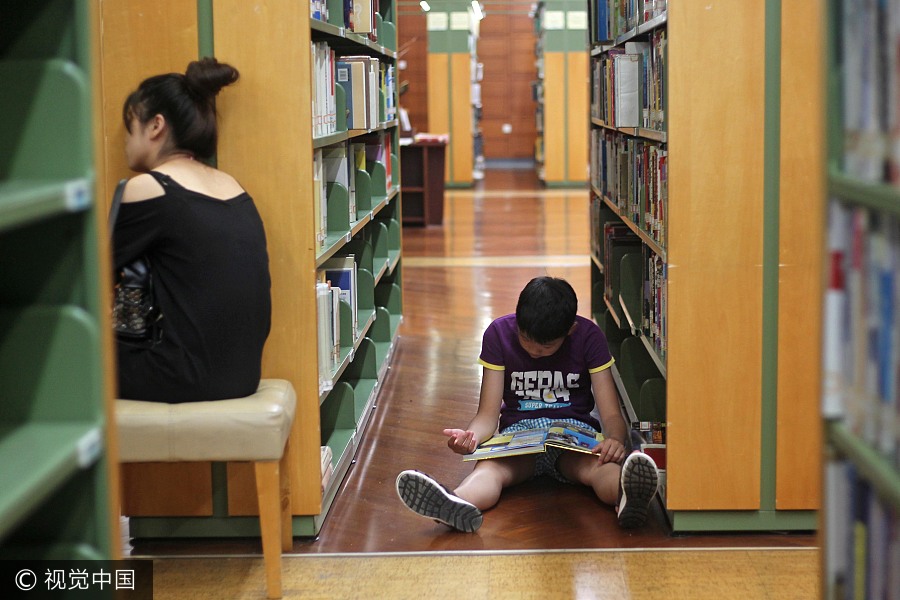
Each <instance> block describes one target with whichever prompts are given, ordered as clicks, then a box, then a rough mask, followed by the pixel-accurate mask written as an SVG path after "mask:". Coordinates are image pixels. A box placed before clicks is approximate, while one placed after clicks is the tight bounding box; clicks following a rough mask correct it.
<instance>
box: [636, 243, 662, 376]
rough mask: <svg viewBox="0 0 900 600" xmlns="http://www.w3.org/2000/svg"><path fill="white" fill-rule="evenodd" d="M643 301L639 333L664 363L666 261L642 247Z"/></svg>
mask: <svg viewBox="0 0 900 600" xmlns="http://www.w3.org/2000/svg"><path fill="white" fill-rule="evenodd" d="M644 261H645V263H644V264H645V266H644V280H643V281H644V299H643V308H642V311H641V331H642V333H643V335H644V337H645V338H646V339H647V340H648V341H649V342H650V347H651V348H652V349H653V351H654V352H656V356H658V357H659V359H660V360H661V361H662V362H663V363H665V362H666V350H667V346H666V340H667V339H668V336H667V331H666V323H667V319H666V315H667V312H668V307H667V304H668V300H667V293H666V289H667V286H666V281H667V277H668V272H667V266H666V261H665V260H664V259H663V258H662V257H661V256H659V255H658V254H657V253H655V252H653V251H652V250H650V248H648V247H647V246H644Z"/></svg>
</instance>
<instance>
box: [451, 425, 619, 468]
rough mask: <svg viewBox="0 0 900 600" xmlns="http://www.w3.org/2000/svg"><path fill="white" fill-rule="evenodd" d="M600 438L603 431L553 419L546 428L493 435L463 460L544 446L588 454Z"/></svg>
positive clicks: (514, 453) (529, 451) (535, 450)
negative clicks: (596, 431) (597, 431)
mask: <svg viewBox="0 0 900 600" xmlns="http://www.w3.org/2000/svg"><path fill="white" fill-rule="evenodd" d="M603 439H604V437H603V434H602V433H595V432H593V431H591V430H590V429H587V428H584V427H579V426H578V425H573V424H572V423H566V422H565V421H554V422H553V423H550V426H549V427H540V428H537V429H525V430H524V431H516V432H514V433H507V434H498V435H495V436H494V437H492V438H491V439H489V440H487V441H486V442H484V443H483V444H481V445H480V446H478V448H476V449H475V452H473V453H472V454H467V455H466V456H464V457H463V460H464V461H465V460H481V459H484V458H500V457H503V456H517V455H520V454H535V453H538V452H545V451H546V450H547V446H555V447H557V448H563V449H564V450H574V451H576V452H587V453H590V452H591V449H592V448H594V447H595V446H596V445H597V444H599V443H600V442H602V441H603Z"/></svg>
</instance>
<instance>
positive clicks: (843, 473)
mask: <svg viewBox="0 0 900 600" xmlns="http://www.w3.org/2000/svg"><path fill="white" fill-rule="evenodd" d="M825 505H826V506H825V514H826V521H825V528H824V532H825V544H824V547H823V550H822V552H823V554H824V563H825V571H826V573H827V579H826V580H825V581H824V582H823V585H824V588H825V589H824V590H823V592H824V593H823V594H822V597H823V598H830V599H833V600H853V599H855V598H877V599H878V600H900V568H898V566H900V509H898V508H897V507H896V506H893V505H891V503H890V502H888V501H886V500H885V499H883V498H882V497H880V496H879V495H878V494H877V493H876V491H875V490H874V489H873V488H872V487H871V485H870V484H869V483H868V481H866V480H865V479H864V478H862V477H860V476H859V473H858V472H857V469H856V466H855V465H854V464H853V463H852V462H850V461H842V460H831V461H828V462H827V463H826V465H825Z"/></svg>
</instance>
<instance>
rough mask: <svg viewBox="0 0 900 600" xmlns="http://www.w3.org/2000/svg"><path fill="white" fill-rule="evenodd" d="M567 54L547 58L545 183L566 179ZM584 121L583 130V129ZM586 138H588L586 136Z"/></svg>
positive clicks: (545, 61)
mask: <svg viewBox="0 0 900 600" xmlns="http://www.w3.org/2000/svg"><path fill="white" fill-rule="evenodd" d="M565 78H566V54H565V53H564V52H547V53H545V54H544V181H548V182H551V181H564V180H565V179H566V161H565V156H566V128H565V127H561V126H560V124H561V123H563V122H564V116H565V115H564V114H563V112H562V107H564V106H566V85H565ZM584 122H585V121H584V119H582V120H581V128H582V130H583V129H584ZM584 135H587V134H584Z"/></svg>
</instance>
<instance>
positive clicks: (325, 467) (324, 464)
mask: <svg viewBox="0 0 900 600" xmlns="http://www.w3.org/2000/svg"><path fill="white" fill-rule="evenodd" d="M319 458H320V460H321V469H322V470H321V472H322V493H323V494H324V493H325V490H327V489H328V484H329V483H331V477H332V476H333V475H334V465H333V464H332V460H333V459H334V452H333V451H332V450H331V447H330V446H322V447H321V449H320V451H319Z"/></svg>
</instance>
